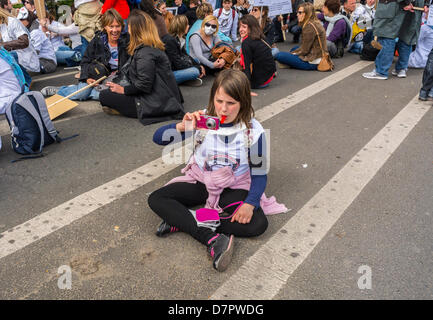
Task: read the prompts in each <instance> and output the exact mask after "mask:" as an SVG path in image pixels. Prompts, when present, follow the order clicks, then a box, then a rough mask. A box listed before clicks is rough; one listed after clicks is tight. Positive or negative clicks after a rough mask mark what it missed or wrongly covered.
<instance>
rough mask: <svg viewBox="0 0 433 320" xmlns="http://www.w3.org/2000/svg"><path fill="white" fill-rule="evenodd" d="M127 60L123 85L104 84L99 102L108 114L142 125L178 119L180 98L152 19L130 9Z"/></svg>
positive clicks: (181, 111)
mask: <svg viewBox="0 0 433 320" xmlns="http://www.w3.org/2000/svg"><path fill="white" fill-rule="evenodd" d="M128 32H129V35H130V41H129V45H128V54H129V55H130V58H129V59H128V61H127V62H126V63H125V64H124V65H122V69H121V70H120V75H119V77H120V78H121V80H123V83H122V82H120V83H119V84H117V83H116V79H115V80H114V81H113V82H108V83H107V86H108V87H109V89H106V90H103V91H101V94H100V101H101V105H102V106H103V109H104V111H105V112H106V113H109V114H118V115H119V114H120V115H123V116H126V117H131V118H138V119H139V120H140V122H141V123H142V124H143V125H147V124H151V123H155V122H161V121H168V120H173V119H181V118H182V117H183V115H184V111H183V106H182V95H181V93H180V90H179V88H178V86H177V84H176V79H175V78H174V75H173V72H172V71H171V68H170V61H169V60H168V58H167V56H166V54H165V53H164V44H163V43H162V41H161V40H160V39H159V36H158V32H157V29H156V26H155V24H154V22H153V20H152V18H151V17H150V16H149V15H148V14H146V13H145V12H143V11H140V10H133V11H132V12H131V14H130V16H129V27H128Z"/></svg>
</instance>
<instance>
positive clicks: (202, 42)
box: [189, 16, 226, 74]
mask: <svg viewBox="0 0 433 320" xmlns="http://www.w3.org/2000/svg"><path fill="white" fill-rule="evenodd" d="M217 34H218V19H217V18H216V17H214V16H207V17H206V18H204V20H203V22H202V24H201V28H200V29H199V30H197V31H196V32H194V33H193V34H192V35H191V37H190V40H189V55H190V56H191V57H192V58H194V59H195V60H196V61H197V62H199V63H200V64H202V65H203V66H204V68H205V70H206V74H213V73H215V72H216V71H219V70H221V69H222V68H223V67H224V65H225V64H226V62H225V61H224V59H217V60H216V61H214V58H213V57H212V53H211V51H212V48H213V47H214V46H215V44H217V43H218V42H220V41H221V40H220V38H219V37H218V35H217Z"/></svg>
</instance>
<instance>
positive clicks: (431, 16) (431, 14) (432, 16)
mask: <svg viewBox="0 0 433 320" xmlns="http://www.w3.org/2000/svg"><path fill="white" fill-rule="evenodd" d="M427 24H428V25H429V26H433V5H431V6H430V7H429V9H428V17H427Z"/></svg>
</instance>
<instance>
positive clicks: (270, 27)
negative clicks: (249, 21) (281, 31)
mask: <svg viewBox="0 0 433 320" xmlns="http://www.w3.org/2000/svg"><path fill="white" fill-rule="evenodd" d="M268 13H269V7H268V6H263V7H256V6H254V7H253V9H252V10H251V13H250V14H252V15H253V16H254V18H256V19H257V21H259V22H260V23H261V24H260V27H261V29H262V31H263V34H264V35H265V37H266V39H265V40H266V42H267V43H268V44H269V45H270V46H272V45H273V44H274V41H275V27H274V24H273V23H272V20H271V19H270V18H268ZM277 52H278V51H275V52H274V53H275V54H276V53H277Z"/></svg>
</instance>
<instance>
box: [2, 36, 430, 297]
mask: <svg viewBox="0 0 433 320" xmlns="http://www.w3.org/2000/svg"><path fill="white" fill-rule="evenodd" d="M289 46H291V45H289V44H279V47H280V49H283V50H287V49H288V48H289ZM335 65H336V68H335V70H334V71H333V72H332V73H331V72H326V73H321V72H308V71H300V70H293V69H279V70H278V76H277V78H276V79H275V80H274V81H273V82H272V84H271V85H270V87H269V88H267V89H262V90H256V92H257V93H258V96H257V97H253V104H254V107H255V110H256V114H257V118H258V119H259V120H260V121H261V122H262V124H263V126H264V127H265V128H266V129H269V132H270V138H271V139H270V150H271V154H270V155H271V158H270V159H271V169H270V172H269V175H268V186H267V189H266V194H267V195H268V196H269V195H275V196H276V197H277V199H278V201H279V202H282V203H284V204H285V205H286V206H287V208H289V212H287V213H283V214H278V215H273V216H268V221H269V227H268V230H267V231H266V232H265V233H264V234H263V235H262V236H260V237H257V238H253V239H241V238H236V239H235V250H234V256H233V261H232V263H231V265H230V266H229V268H228V269H227V270H226V272H224V273H219V272H217V271H215V270H214V269H213V268H212V263H211V259H210V257H209V256H208V254H207V252H206V248H205V247H204V246H203V245H201V244H200V243H198V242H197V241H195V240H194V239H192V238H191V237H190V236H188V235H186V234H183V233H175V234H171V235H169V236H168V237H165V238H158V237H156V236H155V231H156V228H157V226H158V225H159V223H160V219H159V218H158V217H157V216H156V215H155V214H154V213H153V212H152V211H151V210H150V209H149V207H148V205H147V197H148V195H149V193H150V192H152V191H153V190H155V189H157V188H159V187H161V186H162V185H164V184H165V183H166V182H168V180H169V179H171V178H172V177H175V176H178V175H180V169H181V168H182V167H183V164H169V163H165V162H163V161H162V158H161V156H162V151H163V148H162V147H161V146H158V145H155V144H153V142H152V135H153V133H154V131H155V130H156V129H157V128H158V127H159V126H161V124H155V125H150V126H143V125H141V124H140V123H139V122H138V121H137V120H135V119H128V118H124V117H119V116H110V115H107V114H105V113H103V112H102V110H101V108H100V105H99V103H98V102H94V101H86V102H81V103H80V104H79V106H78V107H76V108H75V109H73V110H71V111H70V112H68V113H66V114H64V115H62V116H61V117H59V118H58V119H56V120H55V121H54V124H55V126H56V128H57V130H59V131H60V134H61V136H70V135H72V134H76V133H78V134H79V137H77V138H75V139H72V140H69V141H65V142H64V143H61V144H54V145H50V146H48V147H46V148H45V149H44V153H46V156H45V157H43V158H39V159H34V160H26V161H20V162H16V163H11V160H14V159H16V158H18V157H19V156H18V155H17V154H15V153H14V152H13V151H12V149H11V147H10V136H9V132H8V125H7V123H6V120H5V118H4V116H0V134H1V136H2V137H1V138H2V142H3V148H2V150H1V151H0V299H432V298H433V277H432V274H433V255H432V252H433V233H432V232H431V230H432V227H433V111H432V109H431V102H428V103H427V102H419V101H418V100H417V94H418V92H419V88H420V85H421V78H422V70H419V69H418V70H415V69H410V70H409V71H408V73H407V75H408V76H407V78H405V79H399V78H396V77H393V76H391V75H390V77H389V79H388V80H386V81H379V80H367V79H364V78H363V77H362V76H361V74H362V73H363V72H368V71H371V70H372V69H373V68H374V64H373V63H371V62H365V61H361V60H360V59H359V56H356V55H352V54H349V53H347V54H346V55H345V56H344V57H343V58H342V59H338V60H335ZM66 73H68V74H66ZM53 76H55V77H53ZM35 79H38V80H37V81H36V82H35V83H34V85H33V90H40V89H41V88H42V87H44V86H47V85H62V84H73V83H74V82H75V80H74V78H73V75H72V74H71V71H70V70H67V71H64V70H63V69H61V68H59V69H58V71H57V72H56V73H55V74H52V75H49V76H47V75H45V76H38V77H37V78H35ZM212 81H213V77H212V76H209V77H206V78H205V79H204V84H203V86H202V87H186V86H181V87H180V88H181V90H182V93H183V96H184V99H185V104H184V105H185V109H186V111H193V110H197V109H199V108H203V107H205V106H206V104H207V100H208V98H209V91H210V86H211V84H212ZM69 271H70V273H69ZM69 275H70V278H68V276H69ZM69 279H70V282H68V281H69Z"/></svg>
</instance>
